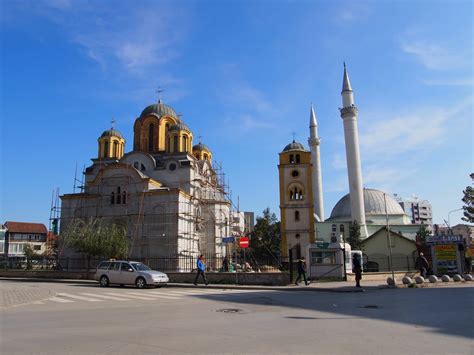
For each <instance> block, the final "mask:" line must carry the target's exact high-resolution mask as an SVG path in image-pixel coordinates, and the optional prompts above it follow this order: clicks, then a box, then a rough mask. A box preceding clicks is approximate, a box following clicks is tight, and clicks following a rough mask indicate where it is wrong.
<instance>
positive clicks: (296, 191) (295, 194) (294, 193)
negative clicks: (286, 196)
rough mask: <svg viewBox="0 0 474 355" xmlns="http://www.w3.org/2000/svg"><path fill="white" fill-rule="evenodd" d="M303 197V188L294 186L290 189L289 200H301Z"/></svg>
mask: <svg viewBox="0 0 474 355" xmlns="http://www.w3.org/2000/svg"><path fill="white" fill-rule="evenodd" d="M302 199H303V190H301V189H300V188H298V186H295V187H293V188H291V189H290V200H293V201H296V200H302Z"/></svg>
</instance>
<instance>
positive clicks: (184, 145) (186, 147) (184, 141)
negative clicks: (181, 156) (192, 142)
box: [183, 136, 188, 152]
mask: <svg viewBox="0 0 474 355" xmlns="http://www.w3.org/2000/svg"><path fill="white" fill-rule="evenodd" d="M187 151H188V137H187V136H183V152H187Z"/></svg>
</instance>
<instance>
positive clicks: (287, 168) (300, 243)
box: [278, 65, 420, 265]
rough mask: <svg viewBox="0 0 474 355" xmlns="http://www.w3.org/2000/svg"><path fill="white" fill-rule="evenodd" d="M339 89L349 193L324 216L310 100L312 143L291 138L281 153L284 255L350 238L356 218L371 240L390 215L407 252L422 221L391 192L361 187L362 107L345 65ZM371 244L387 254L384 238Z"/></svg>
mask: <svg viewBox="0 0 474 355" xmlns="http://www.w3.org/2000/svg"><path fill="white" fill-rule="evenodd" d="M341 95H342V108H341V109H340V115H341V118H342V121H343V127H344V139H345V147H346V160H347V173H348V174H347V175H348V184H349V193H348V194H347V195H345V196H343V197H342V198H341V199H340V200H339V201H338V202H337V203H336V205H335V206H334V208H333V209H332V211H331V214H330V217H329V218H327V219H326V218H325V214H324V202H323V184H322V178H321V161H320V139H319V136H318V129H317V128H318V123H317V119H316V114H315V112H314V108H313V106H312V105H311V110H310V122H309V133H310V136H309V139H308V144H309V147H310V149H309V150H308V149H306V148H305V147H304V145H303V144H301V143H298V142H296V141H293V142H291V143H290V144H288V145H287V146H285V148H284V149H283V151H282V152H281V153H280V154H279V155H280V158H279V165H278V169H279V181H280V212H281V234H282V255H284V256H288V255H289V253H290V252H291V253H292V255H293V256H294V257H299V256H302V255H305V256H306V255H307V256H308V258H309V259H311V257H312V256H311V253H310V252H309V250H310V248H312V247H315V246H316V245H317V244H318V243H319V245H321V244H326V245H327V244H328V243H343V241H344V240H347V239H348V238H349V229H350V225H351V223H352V222H353V221H357V223H358V224H359V226H360V233H361V239H362V240H363V242H367V243H369V242H371V243H372V241H373V240H375V239H374V237H378V236H379V235H381V234H382V233H381V232H382V230H385V234H383V235H384V238H385V235H386V231H387V230H386V229H385V228H386V225H387V219H388V224H389V226H390V227H389V230H390V233H392V234H393V235H394V236H395V237H396V239H400V238H401V239H403V241H402V242H400V243H398V245H403V246H404V250H403V251H402V250H400V254H403V255H408V254H409V253H411V251H412V250H413V249H415V243H414V240H415V235H416V232H417V231H418V230H419V228H420V225H419V224H418V225H414V224H411V221H410V218H409V217H408V216H407V215H406V214H405V212H404V210H403V209H402V207H401V206H400V205H399V204H398V202H397V201H396V200H395V198H394V197H393V196H392V195H390V194H388V193H385V192H383V191H380V190H376V189H370V188H364V187H363V178H362V169H361V159H360V149H359V133H358V127H357V119H358V109H357V107H356V106H355V102H354V93H353V90H352V86H351V83H350V81H349V75H348V73H347V70H346V67H345V65H344V74H343V84H342V92H341ZM372 244H374V245H373V246H368V247H367V249H370V253H372V255H386V254H387V241H386V239H385V242H380V241H379V242H378V243H372ZM315 248H316V247H315ZM407 250H409V251H407ZM315 255H316V254H315ZM349 257H350V255H349ZM405 265H406V263H405Z"/></svg>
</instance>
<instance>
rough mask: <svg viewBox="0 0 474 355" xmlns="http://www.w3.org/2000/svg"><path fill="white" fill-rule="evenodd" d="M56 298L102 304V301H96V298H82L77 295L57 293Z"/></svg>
mask: <svg viewBox="0 0 474 355" xmlns="http://www.w3.org/2000/svg"><path fill="white" fill-rule="evenodd" d="M57 296H60V297H67V298H73V299H76V300H80V301H88V302H102V301H103V300H98V299H97V298H90V297H83V296H78V295H72V294H70V293H58V294H57Z"/></svg>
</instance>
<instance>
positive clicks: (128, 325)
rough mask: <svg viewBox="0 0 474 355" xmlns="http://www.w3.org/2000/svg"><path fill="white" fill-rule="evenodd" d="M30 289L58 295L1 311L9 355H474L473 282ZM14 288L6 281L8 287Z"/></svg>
mask: <svg viewBox="0 0 474 355" xmlns="http://www.w3.org/2000/svg"><path fill="white" fill-rule="evenodd" d="M28 286H29V287H32V286H34V287H36V288H38V290H40V289H41V290H43V289H44V290H48V291H49V292H51V295H52V296H50V297H47V298H41V299H40V300H35V301H32V302H31V303H29V304H25V305H21V306H15V307H7V308H5V309H3V311H2V317H1V321H0V322H1V347H0V352H1V353H2V354H131V353H133V354H223V353H228V354H234V353H239V354H380V353H385V354H395V353H396V354H415V353H423V354H427V353H429V354H472V353H473V352H474V344H473V340H472V339H473V338H474V333H473V328H472V323H473V314H474V301H473V300H474V287H472V286H468V287H466V286H462V287H441V288H425V289H373V290H367V292H364V293H340V292H304V291H298V290H296V291H277V290H229V289H224V288H221V289H206V288H197V289H190V288H160V289H146V290H137V289H135V288H128V287H127V288H120V287H111V288H100V287H97V286H96V285H94V284H92V285H77V284H76V285H74V284H58V283H38V284H36V283H29V284H28ZM15 287H18V283H14V282H8V281H5V282H0V288H2V290H5V289H10V288H15ZM222 310H229V311H232V310H236V311H237V312H236V313H232V312H230V313H227V312H222Z"/></svg>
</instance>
